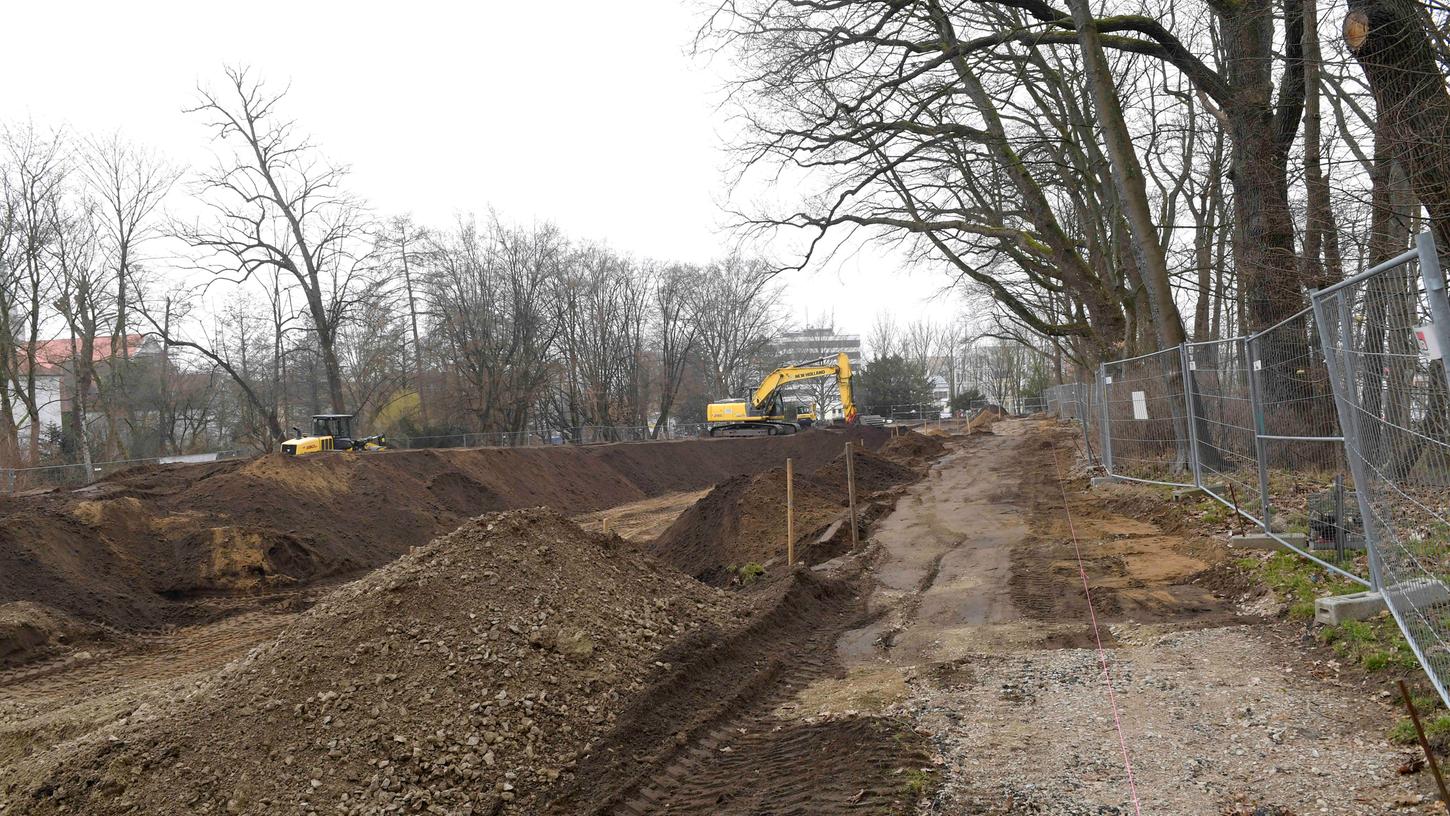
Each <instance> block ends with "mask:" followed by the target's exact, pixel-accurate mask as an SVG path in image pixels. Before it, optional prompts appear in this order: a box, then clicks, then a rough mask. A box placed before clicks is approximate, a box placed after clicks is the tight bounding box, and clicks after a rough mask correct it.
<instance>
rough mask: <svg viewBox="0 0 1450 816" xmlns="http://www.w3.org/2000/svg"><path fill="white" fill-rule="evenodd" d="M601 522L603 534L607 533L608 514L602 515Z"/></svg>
mask: <svg viewBox="0 0 1450 816" xmlns="http://www.w3.org/2000/svg"><path fill="white" fill-rule="evenodd" d="M601 523H602V524H603V525H604V527H603V530H604V534H605V535H609V516H604V517H603V518H602V520H601Z"/></svg>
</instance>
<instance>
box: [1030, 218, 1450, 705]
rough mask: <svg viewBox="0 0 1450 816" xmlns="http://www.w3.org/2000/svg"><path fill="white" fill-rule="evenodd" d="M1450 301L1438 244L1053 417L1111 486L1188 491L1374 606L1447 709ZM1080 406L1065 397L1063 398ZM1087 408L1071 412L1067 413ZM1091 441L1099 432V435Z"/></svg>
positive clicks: (1173, 353) (1143, 364)
mask: <svg viewBox="0 0 1450 816" xmlns="http://www.w3.org/2000/svg"><path fill="white" fill-rule="evenodd" d="M1442 352H1450V299H1447V297H1446V285H1445V276H1444V272H1443V270H1442V268H1441V265H1440V259H1439V254H1438V251H1437V249H1436V247H1435V242H1434V240H1433V239H1432V238H1431V237H1430V235H1429V234H1428V233H1427V234H1424V235H1420V236H1418V237H1417V239H1416V246H1415V248H1414V249H1413V250H1410V251H1409V252H1405V253H1403V254H1402V255H1400V256H1398V257H1395V258H1392V259H1390V260H1389V261H1387V262H1385V263H1383V264H1380V265H1378V266H1375V267H1373V268H1371V269H1369V270H1367V271H1365V272H1363V273H1361V274H1358V275H1355V276H1354V277H1351V278H1348V279H1346V280H1344V281H1342V282H1340V283H1338V284H1335V285H1334V286H1330V287H1327V288H1325V289H1321V290H1319V291H1317V292H1313V293H1311V295H1310V307H1309V308H1306V309H1304V310H1303V311H1301V312H1299V313H1298V314H1295V315H1292V316H1290V317H1289V318H1287V319H1285V320H1283V321H1281V322H1280V323H1277V324H1275V325H1273V326H1270V327H1269V328H1267V329H1265V330H1263V331H1260V332H1258V333H1255V334H1252V335H1249V336H1247V337H1235V338H1229V339H1225V340H1212V341H1205V342H1196V343H1184V344H1183V345H1181V346H1179V347H1177V348H1173V349H1165V350H1162V351H1156V352H1153V353H1151V354H1145V355H1142V356H1139V357H1132V358H1128V359H1124V360H1116V361H1113V362H1108V363H1104V364H1102V366H1101V367H1100V369H1099V372H1098V380H1097V383H1096V386H1095V388H1093V389H1091V390H1090V391H1089V392H1088V393H1089V394H1090V395H1091V396H1090V397H1087V398H1084V397H1083V393H1084V392H1082V391H1076V392H1074V391H1073V390H1072V389H1071V388H1070V387H1068V386H1059V387H1057V389H1055V390H1053V391H1052V400H1053V405H1054V406H1055V408H1056V412H1057V415H1058V416H1059V417H1062V418H1064V419H1075V420H1077V421H1079V422H1080V423H1081V425H1082V428H1083V433H1084V436H1085V437H1086V438H1088V439H1089V440H1091V439H1097V440H1099V445H1100V447H1099V453H1100V457H1099V461H1100V462H1101V464H1102V466H1103V468H1104V470H1106V471H1107V472H1108V473H1109V474H1110V475H1112V476H1114V477H1116V478H1119V479H1127V480H1134V481H1145V482H1151V483H1155V484H1167V485H1181V486H1185V487H1188V486H1194V487H1198V488H1201V489H1202V490H1204V491H1205V492H1206V493H1207V494H1208V495H1210V496H1212V497H1213V498H1215V499H1217V500H1218V501H1219V502H1221V503H1223V504H1224V505H1225V506H1227V507H1229V508H1231V509H1232V510H1234V511H1235V512H1237V513H1238V514H1240V515H1242V516H1244V517H1245V518H1247V519H1249V520H1251V521H1253V522H1254V523H1255V524H1257V525H1259V527H1260V528H1261V529H1262V530H1263V532H1264V533H1265V534H1267V535H1269V536H1271V537H1272V538H1274V539H1275V540H1277V541H1278V542H1279V543H1281V544H1283V545H1284V546H1285V547H1286V548H1288V549H1291V550H1293V551H1294V552H1297V553H1298V554H1299V555H1301V556H1303V557H1305V558H1308V559H1311V560H1312V561H1314V562H1316V563H1318V564H1320V565H1321V566H1323V567H1325V568H1327V569H1329V570H1333V571H1334V572H1337V573H1339V574H1340V575H1343V576H1345V577H1347V578H1350V579H1353V580H1355V581H1357V582H1359V583H1362V584H1365V585H1367V586H1370V587H1372V588H1374V589H1376V590H1379V591H1380V592H1381V593H1382V595H1383V597H1384V598H1385V601H1386V603H1387V605H1388V606H1389V608H1390V611H1391V612H1392V613H1393V615H1394V617H1395V620H1396V622H1397V623H1398V624H1399V627H1400V629H1401V631H1403V632H1404V634H1405V637H1406V639H1407V640H1408V641H1409V643H1410V645H1411V648H1412V649H1413V650H1414V652H1415V654H1416V655H1417V656H1418V657H1419V660H1420V662H1421V664H1422V665H1423V666H1424V668H1425V671H1426V673H1427V674H1428V675H1429V677H1430V679H1431V681H1432V682H1433V683H1434V685H1435V688H1436V689H1437V690H1438V691H1439V692H1440V695H1441V697H1443V698H1444V699H1445V701H1446V703H1447V704H1450V694H1447V687H1450V371H1447V368H1446V361H1445V359H1444V356H1443V353H1442ZM1074 394H1075V395H1076V396H1073V395H1074ZM1083 402H1091V403H1093V404H1092V405H1091V408H1090V410H1088V411H1086V412H1078V413H1074V412H1073V411H1072V410H1070V409H1069V408H1068V406H1069V405H1070V404H1074V403H1075V404H1082V403H1083ZM1095 426H1096V427H1095Z"/></svg>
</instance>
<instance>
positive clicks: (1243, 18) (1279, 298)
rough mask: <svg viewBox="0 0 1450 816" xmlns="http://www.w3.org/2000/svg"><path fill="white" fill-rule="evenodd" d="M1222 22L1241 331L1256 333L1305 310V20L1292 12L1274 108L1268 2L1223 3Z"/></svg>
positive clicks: (1271, 12) (1271, 23) (1270, 6)
mask: <svg viewBox="0 0 1450 816" xmlns="http://www.w3.org/2000/svg"><path fill="white" fill-rule="evenodd" d="M1219 19H1220V21H1221V29H1222V32H1223V38H1224V51H1225V54H1226V57H1227V65H1226V66H1225V67H1226V72H1227V75H1228V76H1227V78H1228V82H1229V86H1230V87H1231V88H1232V89H1233V99H1232V103H1231V104H1229V105H1226V106H1225V108H1224V114H1225V116H1227V118H1228V123H1229V127H1228V130H1229V136H1230V139H1231V142H1232V145H1233V147H1232V151H1231V154H1230V155H1231V162H1232V165H1231V169H1230V173H1229V177H1230V179H1231V181H1232V182H1233V188H1234V196H1233V201H1234V216H1235V224H1236V231H1235V246H1234V258H1235V267H1236V269H1237V271H1238V283H1239V287H1240V290H1241V297H1242V299H1243V304H1244V310H1245V311H1244V314H1242V315H1241V316H1240V325H1241V326H1242V327H1243V328H1244V329H1246V330H1248V331H1258V330H1259V329H1264V328H1267V327H1269V326H1271V325H1273V324H1275V323H1277V322H1279V321H1280V320H1282V319H1284V318H1286V317H1288V316H1289V315H1292V314H1294V313H1295V312H1297V311H1299V310H1300V309H1302V308H1303V294H1302V292H1301V286H1300V280H1299V271H1300V270H1299V264H1298V259H1297V258H1296V257H1295V254H1294V222H1293V216H1292V212H1291V210H1290V208H1289V182H1288V163H1289V146H1290V145H1291V144H1292V143H1293V138H1294V134H1295V132H1296V131H1297V130H1298V123H1299V119H1300V114H1301V112H1302V109H1303V99H1304V84H1303V82H1304V72H1303V60H1302V54H1303V47H1304V37H1303V22H1304V17H1303V14H1300V13H1291V14H1289V15H1288V16H1287V18H1286V22H1285V26H1284V28H1285V31H1284V33H1285V41H1286V43H1287V44H1286V47H1285V51H1286V52H1287V53H1286V57H1285V61H1286V66H1285V70H1284V75H1283V80H1282V85H1281V87H1280V89H1279V99H1278V101H1277V103H1275V102H1274V100H1273V90H1274V85H1273V79H1272V75H1271V71H1272V68H1273V64H1274V52H1273V41H1274V30H1273V26H1274V8H1273V4H1272V2H1271V0H1244V1H1243V2H1240V3H1234V4H1220V5H1219ZM1306 342H1307V341H1306Z"/></svg>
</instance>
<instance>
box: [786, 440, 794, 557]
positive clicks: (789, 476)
mask: <svg viewBox="0 0 1450 816" xmlns="http://www.w3.org/2000/svg"><path fill="white" fill-rule="evenodd" d="M794 565H795V460H794V459H787V460H785V566H786V569H790V568H791V567H792V566H794Z"/></svg>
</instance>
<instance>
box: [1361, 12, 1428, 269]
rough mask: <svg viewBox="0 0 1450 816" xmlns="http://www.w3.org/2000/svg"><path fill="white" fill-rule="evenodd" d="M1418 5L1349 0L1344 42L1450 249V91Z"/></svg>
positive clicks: (1384, 134)
mask: <svg viewBox="0 0 1450 816" xmlns="http://www.w3.org/2000/svg"><path fill="white" fill-rule="evenodd" d="M1420 11H1421V8H1420V6H1419V4H1417V3H1415V2H1414V0H1350V3H1349V15H1348V16H1347V17H1346V18H1345V21H1344V37H1345V41H1346V42H1347V43H1348V44H1349V47H1350V50H1351V51H1353V52H1354V56H1355V59H1357V60H1358V61H1359V64H1360V67H1361V68H1363V69H1364V72H1365V75H1366V76H1367V77H1368V78H1369V86H1370V89H1371V91H1373V93H1374V98H1375V106H1376V108H1378V110H1379V117H1380V125H1381V129H1380V131H1379V134H1380V137H1381V138H1384V139H1386V140H1387V142H1388V148H1389V154H1390V157H1391V158H1393V159H1394V160H1395V161H1397V162H1399V163H1400V164H1401V165H1402V166H1403V167H1404V169H1405V173H1406V175H1407V176H1408V177H1409V180H1410V185H1411V187H1412V188H1413V189H1414V191H1415V195H1416V196H1417V197H1418V198H1419V199H1420V203H1422V204H1423V205H1424V206H1425V209H1426V210H1427V211H1428V212H1429V213H1430V223H1431V227H1432V228H1433V229H1434V231H1435V239H1436V241H1438V242H1439V245H1440V246H1441V247H1442V248H1450V92H1447V91H1446V87H1445V75H1444V74H1443V73H1442V72H1441V71H1440V67H1439V65H1438V64H1437V63H1436V61H1435V52H1434V48H1433V46H1432V45H1431V42H1430V37H1429V33H1428V32H1427V31H1426V29H1425V25H1424V23H1423V22H1422V20H1421V16H1420Z"/></svg>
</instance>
